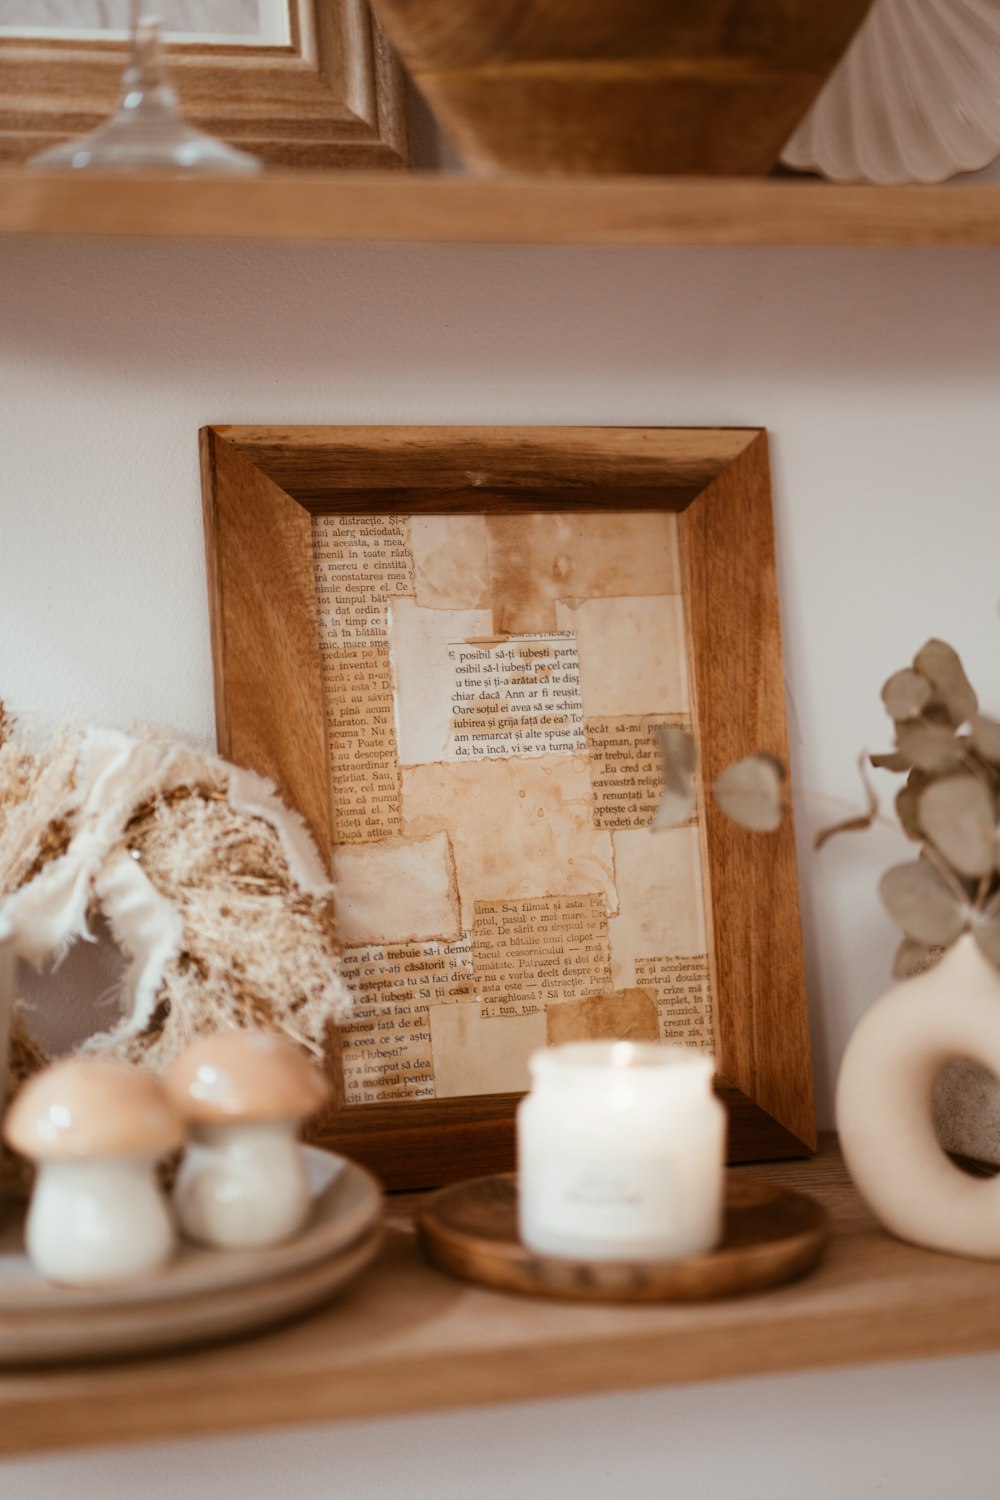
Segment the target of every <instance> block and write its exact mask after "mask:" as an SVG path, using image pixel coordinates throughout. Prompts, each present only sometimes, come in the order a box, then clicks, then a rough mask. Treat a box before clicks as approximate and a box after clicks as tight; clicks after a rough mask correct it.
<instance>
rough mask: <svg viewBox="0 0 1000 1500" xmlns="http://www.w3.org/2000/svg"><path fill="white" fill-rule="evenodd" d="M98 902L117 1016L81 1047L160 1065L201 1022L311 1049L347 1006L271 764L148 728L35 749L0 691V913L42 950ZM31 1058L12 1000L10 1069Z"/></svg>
mask: <svg viewBox="0 0 1000 1500" xmlns="http://www.w3.org/2000/svg"><path fill="white" fill-rule="evenodd" d="M98 913H99V914H100V915H101V916H103V918H104V920H105V922H106V923H107V925H108V927H109V928H110V931H111V933H112V935H113V937H114V939H115V941H116V943H117V944H118V945H119V947H120V948H121V949H122V951H123V953H124V954H125V955H126V957H127V960H128V963H127V968H126V971H125V974H124V977H123V980H122V983H121V987H120V993H119V994H118V996H117V997H116V998H117V1000H118V1019H117V1021H116V1023H115V1024H114V1025H113V1026H112V1027H111V1028H110V1029H109V1030H106V1031H103V1032H99V1033H97V1034H95V1035H94V1036H91V1037H89V1038H88V1039H87V1040H86V1041H85V1042H84V1043H82V1048H81V1050H87V1051H91V1052H103V1053H111V1054H115V1055H117V1056H120V1057H124V1058H127V1059H129V1060H131V1061H134V1062H138V1063H141V1064H143V1065H144V1066H147V1067H149V1068H150V1069H151V1070H153V1071H155V1072H159V1071H161V1070H162V1069H163V1068H164V1067H165V1066H166V1065H167V1064H168V1063H169V1062H170V1060H171V1059H172V1058H173V1057H174V1056H175V1055H176V1053H177V1052H178V1051H180V1049H181V1048H182V1047H183V1046H185V1045H186V1044H187V1043H188V1042H189V1041H191V1040H192V1038H193V1037H195V1036H197V1035H199V1034H201V1033H203V1032H206V1031H212V1030H219V1029H221V1028H239V1027H248V1026H263V1027H266V1028H270V1029H273V1030H275V1031H279V1032H282V1033H284V1034H285V1035H286V1036H288V1037H290V1038H292V1039H293V1040H294V1041H297V1042H299V1043H301V1044H303V1045H304V1046H306V1047H308V1048H309V1049H310V1050H311V1051H312V1052H314V1053H317V1054H320V1053H322V1052H323V1051H324V1049H325V1045H326V1043H327V1041H328V1038H329V1033H330V1031H331V1029H332V1027H333V1025H334V1024H335V1023H336V1022H338V1021H340V1020H343V1019H344V1018H345V1017H346V1016H347V1014H348V1013H349V1011H350V1003H351V1002H350V998H349V996H348V994H347V991H346V990H345V988H344V985H343V982H342V980H341V978H340V970H339V960H338V948H337V943H336V940H335V937H334V927H333V901H332V892H331V887H330V885H329V882H328V879H327V876H326V873H325V871H324V869H323V866H322V864H321V862H320V859H319V857H318V855H317V853H316V849H315V846H314V844H313V842H312V839H311V837H310V835H309V833H308V830H307V829H306V826H305V824H304V823H303V821H302V819H301V818H300V817H299V816H298V814H297V813H293V812H291V811H289V809H288V808H287V807H285V806H284V805H283V804H282V803H281V801H280V799H279V798H278V796H277V794H276V792H275V789H274V787H273V786H272V785H271V783H270V782H268V781H265V780H264V779H263V778H262V777H260V776H257V775H255V774H253V773H252V772H250V771H246V770H242V769H241V768H239V767H237V766H234V765H230V764H229V763H228V762H227V761H224V760H221V759H220V758H219V757H217V756H213V755H207V754H204V753H203V752H200V751H198V750H194V749H191V748H190V747H189V746H186V745H183V744H181V743H179V742H177V741H176V740H168V739H164V738H161V737H157V736H150V737H147V738H137V737H134V736H130V735H125V734H119V733H117V732H115V731H113V730H106V729H88V730H86V731H82V732H74V731H65V732H63V733H62V734H61V735H60V736H59V737H58V738H57V739H56V740H55V741H54V742H53V743H50V744H49V745H47V746H45V747H44V748H41V749H39V748H37V747H35V746H34V745H33V744H32V743H31V742H30V741H29V740H28V739H27V737H26V736H24V735H23V734H21V733H19V732H18V731H16V730H15V729H14V728H13V727H12V726H11V724H10V721H9V719H7V718H5V716H4V714H3V708H2V705H0V926H2V925H3V924H4V923H7V924H9V925H10V927H11V928H12V929H13V932H14V946H15V952H16V953H17V955H18V956H19V957H20V958H21V959H22V960H24V961H26V962H27V963H30V964H32V965H34V966H35V967H36V968H43V967H48V966H51V965H53V964H57V963H58V962H59V960H60V959H61V958H62V957H63V956H64V954H65V953H66V952H67V951H68V950H69V948H70V947H71V946H72V945H73V944H74V943H75V942H78V941H93V940H94V939H93V936H92V933H91V923H92V921H93V919H94V917H95V915H96V914H98ZM44 1060H45V1059H44V1057H43V1055H42V1052H41V1049H40V1048H39V1046H38V1044H37V1043H36V1042H35V1041H34V1039H33V1038H32V1036H31V1034H30V1026H29V1017H28V1016H27V1015H26V1013H25V1010H24V1008H23V1007H20V1008H18V1009H17V1010H16V1011H15V1015H14V1024H13V1044H12V1048H11V1071H12V1073H13V1074H14V1076H15V1078H17V1077H23V1076H25V1075H26V1074H27V1073H29V1072H32V1071H34V1070H35V1069H36V1068H37V1067H38V1066H40V1065H41V1063H42V1062H43V1061H44Z"/></svg>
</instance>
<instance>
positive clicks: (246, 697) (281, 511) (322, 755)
mask: <svg viewBox="0 0 1000 1500" xmlns="http://www.w3.org/2000/svg"><path fill="white" fill-rule="evenodd" d="M201 452H202V493H203V496H204V513H205V543H206V558H207V570H208V592H209V614H210V619H211V629H212V653H213V661H214V663H215V713H216V735H217V739H218V744H219V750H220V752H221V754H223V755H225V756H226V757H227V758H228V759H230V760H234V761H236V763H237V764H238V765H243V766H249V767H251V769H253V770H255V771H258V772H260V774H261V775H264V776H269V777H271V779H272V780H274V781H275V782H276V783H277V785H278V788H279V790H280V791H281V793H282V795H283V796H284V797H285V798H286V800H288V801H289V802H290V803H291V805H292V806H293V807H296V808H297V809H298V811H299V812H301V813H302V815H303V817H304V818H305V820H306V822H307V823H308V824H309V827H310V828H311V829H312V832H313V834H314V836H315V838H316V841H317V844H318V846H319V849H320V852H321V853H322V854H323V855H324V857H326V856H328V853H329V848H330V780H329V771H328V757H327V748H326V728H325V714H324V707H323V681H322V668H321V664H320V651H319V636H318V626H317V619H316V597H315V592H314V584H313V562H312V524H311V521H310V518H309V515H308V512H306V511H304V510H303V509H302V507H301V506H299V505H297V504H296V503H295V501H294V500H292V499H290V498H289V496H288V495H286V494H285V492H284V491H283V490H281V489H279V488H278V486H277V485H276V484H274V483H273V482H272V481H271V480H270V479H268V477H267V475H266V474H263V473H262V472H261V470H260V469H257V468H255V467H254V465H253V464H250V463H247V461H246V460H245V459H244V458H241V456H240V455H239V454H238V453H237V452H236V451H235V450H234V449H233V448H232V447H231V446H230V445H229V444H227V443H223V442H220V441H219V440H218V438H216V437H215V435H214V434H213V433H212V432H211V431H205V432H203V433H202V446H201Z"/></svg>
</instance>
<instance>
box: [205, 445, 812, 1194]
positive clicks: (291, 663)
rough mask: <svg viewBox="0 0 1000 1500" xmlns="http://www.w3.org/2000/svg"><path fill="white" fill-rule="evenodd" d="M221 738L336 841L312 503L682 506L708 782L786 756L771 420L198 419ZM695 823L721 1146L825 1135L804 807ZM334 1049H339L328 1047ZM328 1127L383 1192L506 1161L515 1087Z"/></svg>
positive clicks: (794, 1151)
mask: <svg viewBox="0 0 1000 1500" xmlns="http://www.w3.org/2000/svg"><path fill="white" fill-rule="evenodd" d="M201 445H202V484H203V495H204V504H205V535H206V548H207V560H208V582H209V596H210V606H211V620H212V646H213V660H214V669H215V692H216V717H217V728H218V743H219V749H220V751H221V753H222V754H224V755H226V756H228V757H230V758H231V759H233V760H235V761H237V762H239V763H241V764H245V765H248V766H251V767H252V768H253V769H255V770H256V771H258V772H261V773H263V774H266V775H268V776H271V777H272V778H273V779H274V780H275V781H276V782H277V783H278V785H279V787H280V789H281V790H282V792H283V794H284V795H285V796H286V798H287V799H288V800H289V801H290V802H291V803H292V804H293V805H295V806H297V807H298V808H299V809H300V811H301V812H302V813H303V815H304V816H305V818H306V820H307V822H308V823H309V825H310V827H311V828H312V830H313V832H314V834H315V835H316V838H317V840H318V842H319V844H320V847H321V848H323V849H329V847H330V829H331V793H330V775H329V761H328V753H327V744H326V734H325V727H324V696H323V681H322V668H321V652H320V644H319V636H318V629H319V624H318V612H317V602H316V595H315V582H314V564H313V518H314V517H315V516H317V515H324V514H338V513H340V514H355V515H378V514H383V515H385V514H390V513H401V514H407V515H411V516H416V515H421V514H428V513H437V514H440V513H444V514H449V515H454V514H461V513H466V514H469V513H472V514H478V513H486V514H487V515H492V514H518V513H525V512H529V511H556V512H561V511H578V510H584V511H604V512H608V511H629V512H634V511H656V510H668V511H672V512H675V513H676V514H677V516H678V527H679V535H680V562H681V570H682V571H681V577H682V597H683V600H684V613H685V618H686V635H687V641H686V649H687V670H688V673H689V681H690V695H691V703H692V717H693V719H694V723H695V729H696V733H697V737H698V740H699V744H700V753H701V761H700V767H699V778H700V780H701V782H702V785H703V786H704V785H708V784H710V783H711V781H712V780H714V778H715V777H716V776H717V775H718V774H719V772H720V771H721V770H723V769H724V768H725V767H726V766H728V765H730V764H731V763H732V762H734V761H737V760H740V759H742V758H743V757H745V756H748V755H750V754H753V753H754V752H756V751H759V750H768V751H770V752H772V753H774V754H776V755H778V756H780V757H782V758H783V759H787V737H786V726H785V707H784V679H783V673H782V659H781V642H780V631H779V619H778V603H777V587H776V573H775V556H774V537H773V525H772V514H771V498H770V481H769V466H768V447H767V434H766V432H765V431H764V430H762V429H756V428H751V429H726V428H704V429H701V428H695V429H683V428H681V429H672V428H574V427H520V428H503V427H497V428H479V427H451V428H448V427H444V428H440V427H370V428H364V427H362V428H357V427H354V428H352V427H292V428H281V427H207V428H205V429H204V430H203V432H202V435H201ZM699 829H700V834H699V837H700V842H701V857H702V861H703V868H704V870H705V872H706V874H705V886H706V904H707V906H708V908H709V911H708V945H709V954H710V967H711V973H712V993H713V996H714V1005H715V1014H714V1018H713V1019H714V1031H715V1040H716V1052H717V1058H718V1067H719V1076H718V1079H717V1089H718V1092H719V1094H720V1096H721V1097H722V1098H723V1100H724V1101H725V1103H726V1105H727V1107H728V1110H729V1115H730V1159H731V1160H733V1161H747V1160H764V1159H768V1158H778V1157H790V1156H795V1155H803V1154H807V1153H808V1152H809V1151H811V1150H813V1149H814V1148H815V1143H816V1131H815V1117H814V1111H813V1096H812V1078H811V1065H810V1054H809V1034H808V1026H807V1017H806V1002H805V992H804V979H803V957H802V937H801V929H800V922H799V902H798V885H797V877H796V863H795V844H794V834H793V827H792V820H791V816H788V817H787V818H786V819H785V821H784V823H783V824H782V826H781V828H780V829H779V830H778V831H777V832H776V833H774V834H769V835H760V834H753V833H750V832H747V831H746V830H744V829H742V828H740V827H738V826H737V825H736V824H734V823H733V822H731V821H730V820H729V819H727V818H726V817H724V816H723V815H722V814H721V812H719V810H718V809H717V808H716V807H715V806H714V804H713V803H712V801H711V799H710V798H708V799H706V798H704V796H702V798H701V806H700V815H699ZM333 1051H334V1054H335V1053H336V1047H335V1046H334V1048H333ZM331 1066H332V1068H333V1071H334V1075H335V1088H334V1104H333V1107H332V1109H331V1111H330V1113H329V1116H328V1117H327V1118H326V1119H325V1120H324V1122H323V1124H322V1127H321V1130H320V1134H319V1138H320V1139H321V1140H322V1141H323V1142H324V1143H325V1144H328V1145H331V1146H333V1147H336V1148H337V1149H340V1150H343V1151H344V1152H345V1153H347V1154H348V1155H350V1156H353V1157H355V1158H356V1159H358V1160H360V1161H362V1162H365V1163H366V1164H368V1165H370V1166H372V1167H373V1168H374V1169H375V1170H376V1171H377V1172H379V1173H380V1175H381V1176H382V1177H383V1179H384V1180H385V1181H386V1182H387V1183H388V1184H389V1185H390V1186H392V1187H418V1186H429V1185H433V1184H436V1183H440V1182H445V1181H449V1180H452V1179H455V1178H461V1177H467V1176H472V1175H475V1174H477V1173H484V1172H492V1171H498V1170H502V1169H507V1168H510V1167H511V1166H512V1164H513V1155H514V1150H513V1118H514V1106H515V1104H516V1099H517V1096H516V1095H509V1094H504V1095H482V1096H467V1097H461V1098H451V1099H428V1100H417V1101H408V1102H401V1103H379V1104H361V1105H354V1106H351V1107H346V1106H345V1105H344V1103H343V1090H342V1087H341V1088H340V1089H338V1087H337V1082H336V1074H337V1058H336V1055H334V1056H333V1057H332V1059H331Z"/></svg>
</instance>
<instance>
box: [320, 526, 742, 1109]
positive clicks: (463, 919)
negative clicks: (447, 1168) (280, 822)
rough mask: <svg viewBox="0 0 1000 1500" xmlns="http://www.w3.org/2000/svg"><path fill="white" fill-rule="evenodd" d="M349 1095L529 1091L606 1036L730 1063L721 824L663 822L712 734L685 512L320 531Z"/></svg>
mask: <svg viewBox="0 0 1000 1500" xmlns="http://www.w3.org/2000/svg"><path fill="white" fill-rule="evenodd" d="M313 545H314V559H315V574H316V596H317V604H318V612H319V623H320V640H321V649H322V657H323V679H324V694H325V703H326V720H327V737H328V744H329V750H330V760H331V767H330V769H331V784H332V802H333V821H334V849H333V867H334V878H335V884H336V899H337V923H338V931H339V937H340V941H341V943H342V945H343V967H344V976H345V979H346V981H347V984H348V987H349V989H350V990H351V991H352V993H353V997H354V1012H353V1018H352V1020H351V1021H350V1022H349V1023H348V1024H346V1025H345V1026H344V1027H342V1029H341V1041H342V1047H343V1063H344V1090H345V1102H346V1103H347V1104H349V1105H351V1104H370V1103H377V1102H388V1101H400V1100H409V1099H433V1098H437V1099H443V1098H454V1097H458V1096H462V1095H480V1094H496V1093H509V1092H515V1091H521V1090H523V1089H525V1088H527V1086H528V1073H527V1059H528V1057H529V1055H530V1054H531V1053H532V1052H533V1051H535V1050H536V1049H537V1048H539V1047H544V1046H546V1045H547V1044H552V1043H557V1042H564V1041H573V1040H580V1039H584V1038H588V1037H611V1036H613V1037H628V1038H630V1039H633V1040H648V1041H658V1040H662V1041H672V1042H678V1043H683V1044H685V1045H690V1046H696V1047H703V1048H708V1049H710V1048H711V1046H712V1006H711V996H710V980H709V964H708V958H707V939H706V924H705V911H704V895H703V878H702V869H701V856H700V852H699V831H698V827H697V822H696V820H695V819H692V820H691V821H690V822H689V823H687V824H686V825H684V826H683V827H679V828H667V829H663V830H661V831H655V832H654V831H653V830H652V829H651V828H650V826H649V825H650V822H651V820H652V818H653V815H654V813H655V811H656V807H657V804H658V802H659V794H660V789H661V781H662V777H661V763H660V753H659V749H658V744H657V740H656V736H655V733H654V727H655V726H656V725H661V724H687V723H689V722H690V701H689V694H688V679H687V659H686V651H685V641H684V608H683V599H682V597H681V583H680V568H679V549H678V537H677V521H676V517H675V516H674V515H672V514H668V513H662V512H608V513H601V512H591V511H587V512H565V513H549V512H530V513H522V514H519V515H502V514H490V515H488V516H484V515H420V516H405V515H367V516H355V515H331V516H320V517H317V518H316V519H315V521H314V532H313Z"/></svg>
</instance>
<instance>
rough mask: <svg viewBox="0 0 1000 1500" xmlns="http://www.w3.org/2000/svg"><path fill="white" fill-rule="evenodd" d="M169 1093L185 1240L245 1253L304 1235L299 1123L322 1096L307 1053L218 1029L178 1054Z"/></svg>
mask: <svg viewBox="0 0 1000 1500" xmlns="http://www.w3.org/2000/svg"><path fill="white" fill-rule="evenodd" d="M166 1086H167V1089H168V1091H169V1093H170V1096H171V1098H172V1099H173V1101H174V1103H175V1105H176V1106H177V1108H178V1109H179V1110H180V1111H181V1113H182V1114H183V1115H184V1116H185V1118H186V1120H187V1122H188V1125H189V1127H190V1142H189V1145H188V1150H187V1152H186V1153H185V1157H184V1161H183V1163H182V1165H181V1169H180V1172H179V1174H178V1177H177V1184H176V1187H175V1188H174V1204H175V1207H176V1210H177V1217H178V1220H179V1222H180V1226H181V1228H182V1230H183V1231H184V1233H185V1234H186V1235H187V1236H188V1237H189V1238H190V1239H193V1240H199V1241H200V1242H201V1243H202V1244H206V1245H218V1246H220V1247H221V1248H225V1249H243V1248H249V1247H251V1246H261V1245H273V1244H277V1243H278V1242H279V1241H280V1240H284V1239H287V1238H288V1237H289V1236H290V1235H293V1234H294V1233H295V1232H296V1230H298V1229H301V1227H302V1225H303V1224H304V1223H305V1221H306V1218H307V1217H308V1214H309V1183H308V1178H307V1176H306V1169H305V1165H304V1163H303V1160H302V1153H301V1150H300V1148H299V1142H298V1133H299V1126H300V1125H301V1123H302V1121H303V1120H304V1119H305V1118H306V1117H307V1116H308V1115H311V1114H313V1112H314V1111H315V1110H317V1109H318V1108H319V1106H320V1105H321V1104H322V1103H323V1102H324V1100H325V1099H326V1095H327V1087H326V1083H325V1082H324V1080H323V1077H322V1075H321V1073H320V1072H319V1070H318V1069H317V1068H316V1067H315V1066H314V1065H313V1064H312V1063H311V1062H310V1060H309V1058H308V1057H307V1056H306V1054H305V1053H304V1052H303V1051H302V1050H301V1049H300V1048H298V1047H296V1046H295V1045H294V1044H293V1043H291V1042H289V1041H286V1040H285V1039H284V1038H283V1037H279V1036H275V1035H273V1034H272V1033H271V1032H266V1031H227V1032H219V1033H217V1034H216V1035H213V1036H206V1037H202V1038H201V1039H200V1040H199V1041H197V1042H195V1043H194V1044H193V1045H192V1046H190V1047H188V1048H187V1049H186V1050H185V1051H184V1052H182V1053H181V1054H180V1056H179V1057H178V1058H177V1059H176V1060H175V1061H174V1062H173V1063H172V1064H171V1066H170V1068H169V1069H168V1071H167V1075H166Z"/></svg>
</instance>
